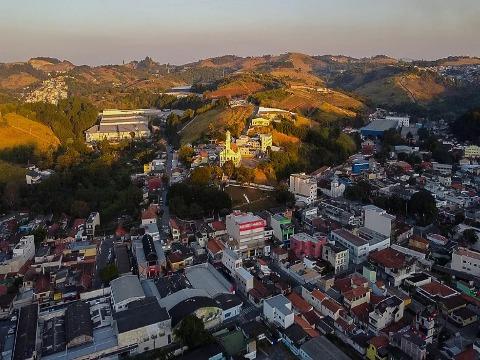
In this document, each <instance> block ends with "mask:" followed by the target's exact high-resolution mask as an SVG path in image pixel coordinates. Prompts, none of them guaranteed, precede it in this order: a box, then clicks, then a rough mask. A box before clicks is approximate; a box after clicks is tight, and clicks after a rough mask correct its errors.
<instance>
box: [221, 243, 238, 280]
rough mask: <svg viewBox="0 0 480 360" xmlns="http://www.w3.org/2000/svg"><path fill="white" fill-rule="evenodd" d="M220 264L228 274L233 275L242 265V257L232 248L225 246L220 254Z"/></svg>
mask: <svg viewBox="0 0 480 360" xmlns="http://www.w3.org/2000/svg"><path fill="white" fill-rule="evenodd" d="M222 264H223V266H225V267H226V268H227V270H228V272H229V273H230V275H235V273H236V270H237V269H238V268H240V267H241V266H242V257H241V256H240V255H239V254H238V253H236V252H235V251H234V250H232V249H229V248H225V249H224V250H223V254H222Z"/></svg>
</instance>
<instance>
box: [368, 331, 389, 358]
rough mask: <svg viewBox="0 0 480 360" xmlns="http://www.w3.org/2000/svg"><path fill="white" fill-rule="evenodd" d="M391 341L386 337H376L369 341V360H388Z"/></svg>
mask: <svg viewBox="0 0 480 360" xmlns="http://www.w3.org/2000/svg"><path fill="white" fill-rule="evenodd" d="M388 344H389V340H388V338H387V337H386V336H374V337H373V338H371V339H370V340H368V348H367V354H366V358H367V360H387V359H388V350H387V349H388Z"/></svg>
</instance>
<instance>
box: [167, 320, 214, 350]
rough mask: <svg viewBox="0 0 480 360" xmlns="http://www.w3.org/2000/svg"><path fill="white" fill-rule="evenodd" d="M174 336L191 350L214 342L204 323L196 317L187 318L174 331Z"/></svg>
mask: <svg viewBox="0 0 480 360" xmlns="http://www.w3.org/2000/svg"><path fill="white" fill-rule="evenodd" d="M174 334H175V336H176V337H177V338H178V339H179V340H180V341H181V342H182V344H184V345H186V346H188V348H189V349H194V348H196V347H199V346H202V345H205V344H208V343H210V342H211V341H212V340H213V338H212V336H211V335H210V334H209V333H208V331H206V330H205V326H204V324H203V321H202V320H201V319H199V318H198V317H196V316H195V315H188V316H186V317H185V318H184V319H183V320H182V322H181V323H180V325H179V326H178V327H177V329H175V330H174Z"/></svg>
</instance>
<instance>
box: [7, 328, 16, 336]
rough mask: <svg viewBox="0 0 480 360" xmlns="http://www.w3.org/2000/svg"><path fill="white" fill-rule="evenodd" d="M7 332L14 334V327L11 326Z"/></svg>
mask: <svg viewBox="0 0 480 360" xmlns="http://www.w3.org/2000/svg"><path fill="white" fill-rule="evenodd" d="M7 334H8V335H12V334H15V328H14V327H12V328H10V329H8V333H7Z"/></svg>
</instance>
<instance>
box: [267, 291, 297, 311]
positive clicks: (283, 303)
mask: <svg viewBox="0 0 480 360" xmlns="http://www.w3.org/2000/svg"><path fill="white" fill-rule="evenodd" d="M265 302H266V303H267V304H268V305H270V306H271V307H273V308H275V309H277V310H278V311H280V312H281V313H282V314H283V315H290V314H292V313H293V311H292V310H291V309H290V308H289V306H290V304H291V303H290V300H288V299H287V298H286V297H285V296H283V295H276V296H273V297H271V298H270V299H266V300H265Z"/></svg>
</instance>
